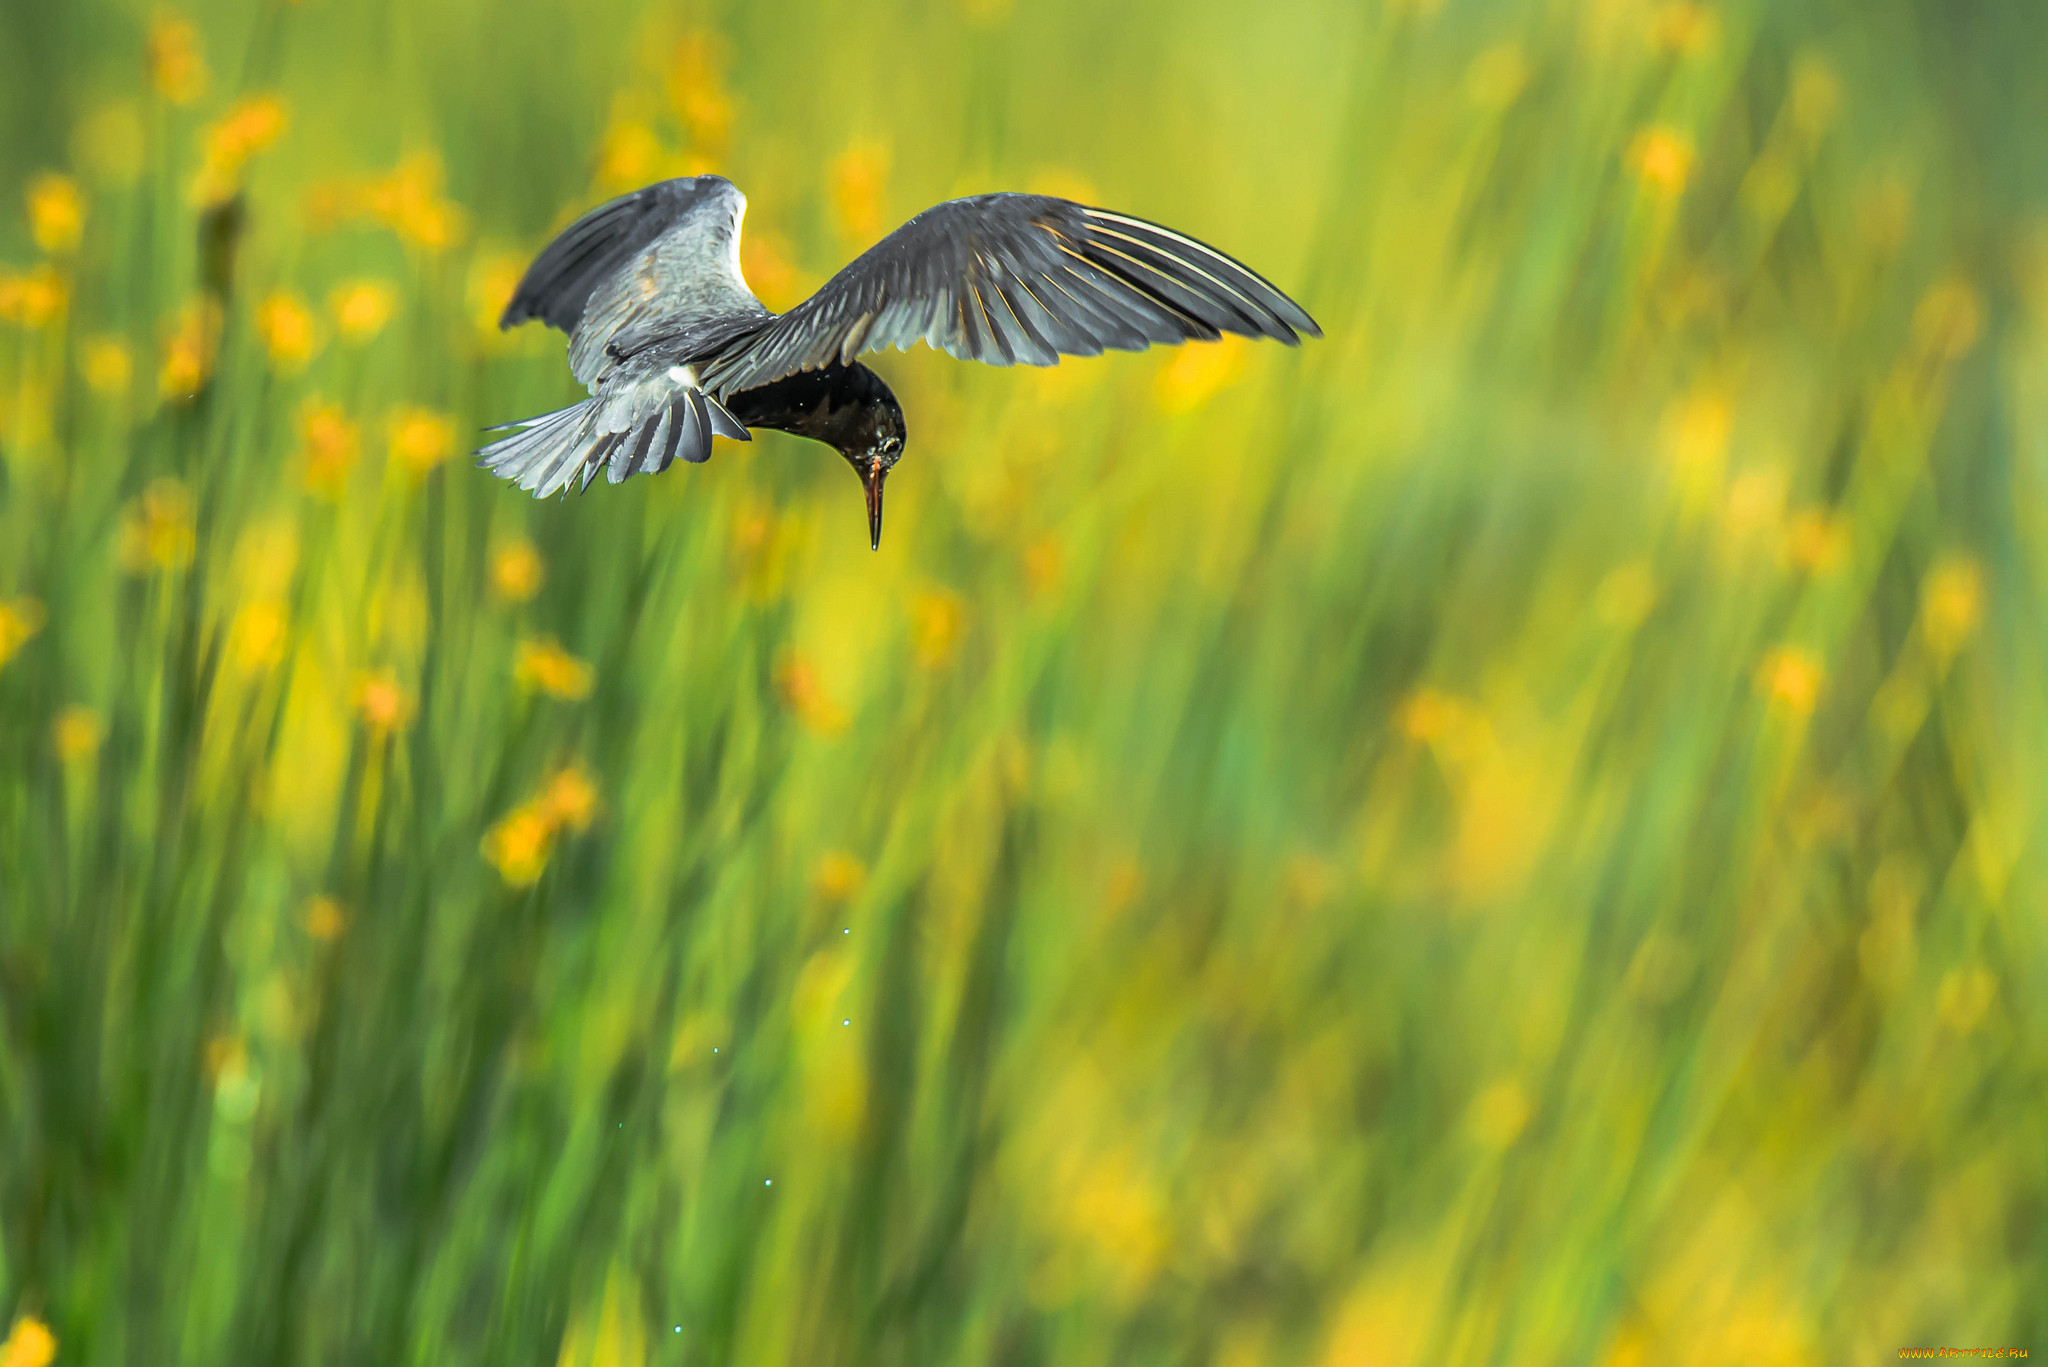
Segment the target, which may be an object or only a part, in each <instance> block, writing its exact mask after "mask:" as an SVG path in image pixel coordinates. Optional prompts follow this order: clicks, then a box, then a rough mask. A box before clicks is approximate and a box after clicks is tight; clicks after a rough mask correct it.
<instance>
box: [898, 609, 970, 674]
mask: <svg viewBox="0 0 2048 1367" xmlns="http://www.w3.org/2000/svg"><path fill="white" fill-rule="evenodd" d="M966 620H967V612H966V607H965V605H964V604H963V603H962V602H961V601H960V595H958V594H956V593H945V592H937V593H920V594H918V595H917V596H916V597H914V598H912V599H911V600H910V639H911V641H912V643H913V644H914V645H915V646H916V648H917V662H918V663H919V664H921V665H923V666H924V667H925V668H926V669H936V668H938V667H939V666H940V665H942V664H944V663H946V661H948V660H950V659H952V658H953V649H954V647H955V646H957V645H959V643H960V633H961V631H962V630H963V629H964V628H965V625H966Z"/></svg>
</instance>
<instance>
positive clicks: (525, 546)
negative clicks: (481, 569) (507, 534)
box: [491, 541, 547, 603]
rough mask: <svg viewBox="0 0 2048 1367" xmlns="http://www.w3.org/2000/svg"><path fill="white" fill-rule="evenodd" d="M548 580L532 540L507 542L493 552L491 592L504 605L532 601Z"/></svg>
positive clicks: (544, 566)
mask: <svg viewBox="0 0 2048 1367" xmlns="http://www.w3.org/2000/svg"><path fill="white" fill-rule="evenodd" d="M546 578H547V565H546V563H545V562H544V561H542V559H541V558H540V552H539V551H537V550H535V549H534V548H533V543H532V542H531V541H508V542H506V543H505V544H504V545H502V546H500V547H498V548H497V549H496V550H495V551H493V552H491V592H492V593H493V594H495V595H496V596H497V598H498V599H499V601H501V602H506V603H524V602H528V601H530V600H531V599H532V598H533V596H534V595H535V594H537V593H539V592H540V586H541V583H542V582H543V581H544V580H545V579H546Z"/></svg>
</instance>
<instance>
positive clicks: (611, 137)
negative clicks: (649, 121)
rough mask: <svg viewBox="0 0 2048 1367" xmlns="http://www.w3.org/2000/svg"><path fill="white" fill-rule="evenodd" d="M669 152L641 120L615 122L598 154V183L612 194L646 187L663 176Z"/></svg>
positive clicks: (617, 120)
mask: <svg viewBox="0 0 2048 1367" xmlns="http://www.w3.org/2000/svg"><path fill="white" fill-rule="evenodd" d="M667 157H668V152H667V149H665V148H664V147H663V146H662V145H661V139H660V138H659V137H657V136H656V135H655V132H654V130H653V129H652V128H649V127H648V126H647V125H646V124H644V123H641V122H640V121H639V120H638V119H615V120H613V122H612V124H611V125H610V126H609V127H608V128H606V129H605V131H604V143H603V145H602V146H601V147H600V148H599V149H598V153H597V182H598V184H599V185H602V186H604V187H605V188H606V189H610V190H624V189H627V188H629V187H632V186H636V185H645V184H646V183H647V182H648V181H649V180H651V179H653V178H654V177H656V176H657V175H658V174H659V173H660V168H661V165H662V163H663V162H664V161H665V160H667Z"/></svg>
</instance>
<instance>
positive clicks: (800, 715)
mask: <svg viewBox="0 0 2048 1367" xmlns="http://www.w3.org/2000/svg"><path fill="white" fill-rule="evenodd" d="M775 691H776V692H777V693H778V694H780V695H781V697H782V702H783V705H784V706H785V707H787V708H788V709H789V710H790V711H792V712H794V713H795V714H796V716H797V720H798V721H801V722H802V723H803V724H804V725H805V726H807V727H809V728H810V729H811V730H812V731H815V732H817V733H818V734H819V735H821V736H828V737H829V736H836V735H838V734H839V733H840V732H842V731H844V730H845V729H846V726H847V723H848V722H849V721H850V720H852V719H851V718H850V717H848V716H847V715H846V709H845V708H843V707H841V706H839V704H838V703H836V702H834V701H833V700H832V696H831V694H830V693H828V692H827V691H826V689H825V681H824V680H823V679H822V678H820V677H819V675H818V670H817V667H816V666H815V665H813V664H812V663H811V662H810V661H809V660H807V659H805V658H803V657H802V656H792V657H791V658H789V659H788V660H785V661H784V662H783V663H782V665H781V667H780V668H778V669H777V670H776V671H775Z"/></svg>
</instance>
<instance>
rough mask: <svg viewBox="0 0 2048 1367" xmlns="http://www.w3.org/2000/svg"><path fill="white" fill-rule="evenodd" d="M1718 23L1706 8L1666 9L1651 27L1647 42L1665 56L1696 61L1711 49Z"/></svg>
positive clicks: (1695, 6) (1684, 6)
mask: <svg viewBox="0 0 2048 1367" xmlns="http://www.w3.org/2000/svg"><path fill="white" fill-rule="evenodd" d="M1719 31H1720V21H1719V20H1718V19H1717V18H1716V17H1715V14H1714V11H1713V10H1711V9H1709V8H1707V7H1706V6H1705V5H1694V4H1675V5H1666V6H1664V7H1663V8H1662V9H1660V10H1658V11H1657V14H1656V17H1655V19H1654V20H1653V21H1652V23H1651V26H1650V40H1651V42H1653V43H1655V44H1656V45H1657V46H1658V47H1659V48H1661V49H1663V50H1664V51H1666V52H1670V53H1675V54H1676V55H1678V56H1680V57H1696V56H1698V55H1699V54H1701V53H1703V52H1706V51H1708V50H1709V49H1710V48H1712V47H1713V45H1714V39H1715V38H1716V37H1717V36H1718V34H1719Z"/></svg>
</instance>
